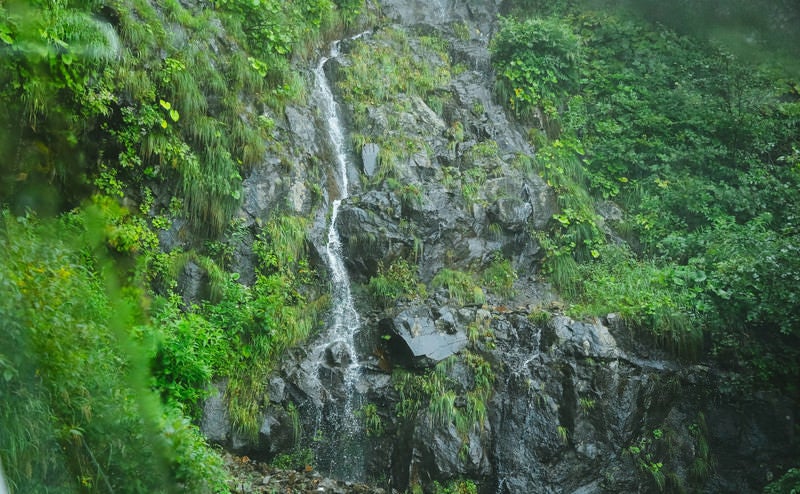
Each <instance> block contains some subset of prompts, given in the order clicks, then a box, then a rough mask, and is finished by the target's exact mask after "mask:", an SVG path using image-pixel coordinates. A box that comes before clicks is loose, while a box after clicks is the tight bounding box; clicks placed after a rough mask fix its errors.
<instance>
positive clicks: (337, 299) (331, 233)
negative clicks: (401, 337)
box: [314, 42, 361, 391]
mask: <svg viewBox="0 0 800 494" xmlns="http://www.w3.org/2000/svg"><path fill="white" fill-rule="evenodd" d="M338 55H339V43H338V42H335V43H333V45H332V46H331V51H330V55H329V56H327V57H324V58H322V59H321V60H320V61H319V63H318V64H317V67H316V68H315V69H314V79H315V82H316V87H317V90H318V91H319V93H320V100H321V105H322V106H321V108H320V110H321V111H322V113H323V115H324V117H325V121H326V122H327V128H328V135H329V137H330V141H331V143H332V144H333V148H334V151H335V154H336V165H337V170H338V172H339V176H338V178H339V188H340V191H339V199H336V200H334V201H333V205H332V207H331V218H330V225H329V227H328V243H327V248H326V254H327V258H328V259H327V260H328V268H330V270H331V283H332V293H331V301H332V306H333V314H332V318H331V323H330V326H329V327H328V338H326V344H328V345H329V344H330V343H333V342H340V343H343V344H344V348H345V349H346V351H347V357H348V358H349V361H350V364H349V365H348V368H347V371H346V372H345V386H346V388H347V389H348V390H350V391H352V388H353V387H354V385H355V381H356V379H357V378H358V374H359V364H358V357H357V355H356V351H355V343H354V336H355V333H356V332H357V331H358V330H359V328H360V327H361V322H360V320H359V317H358V312H357V311H356V309H355V306H354V304H353V295H352V293H351V291H350V278H349V276H348V275H347V269H346V268H345V265H344V259H343V258H342V242H341V239H340V238H339V233H338V232H337V231H336V219H337V218H338V217H339V206H340V205H341V203H342V201H343V200H345V199H347V197H348V195H349V192H348V188H349V181H348V179H347V153H346V151H345V144H344V132H343V130H342V124H341V122H342V120H341V118H340V117H339V111H338V105H337V104H336V100H335V99H334V98H333V93H332V92H331V88H330V85H329V84H328V79H327V77H326V76H325V70H324V66H325V63H326V62H327V61H328V60H330V59H331V58H335V57H337V56H338Z"/></svg>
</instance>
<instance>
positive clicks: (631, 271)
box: [491, 0, 800, 392]
mask: <svg viewBox="0 0 800 494" xmlns="http://www.w3.org/2000/svg"><path fill="white" fill-rule="evenodd" d="M579 4H580V2H546V3H542V2H538V1H536V0H526V1H519V2H515V4H514V5H513V6H512V9H511V11H512V12H513V13H514V16H512V17H509V18H506V19H505V20H504V21H503V23H502V26H501V29H500V31H499V32H498V33H497V35H496V37H495V39H494V40H493V41H492V43H491V49H492V52H493V60H494V64H495V67H496V70H497V74H498V82H497V90H498V95H499V96H500V97H501V98H502V99H503V101H505V102H506V103H507V105H508V107H509V108H510V109H512V110H513V111H514V112H515V113H517V115H519V117H520V119H521V120H522V121H523V122H525V123H528V124H530V125H532V129H531V132H530V136H531V140H532V142H533V143H534V144H535V145H536V147H537V155H536V158H535V160H534V163H533V166H532V168H533V170H535V171H537V172H538V173H539V174H540V175H541V176H542V177H543V178H544V179H545V180H546V181H547V182H548V183H549V184H550V185H552V186H553V187H554V189H555V190H556V192H557V194H558V202H559V209H560V210H559V212H558V213H557V214H556V215H555V216H554V217H553V221H552V222H551V227H550V229H549V231H548V232H547V233H546V234H544V235H540V236H539V237H538V240H539V241H540V243H541V245H542V246H543V247H544V250H545V252H546V259H545V272H546V273H548V274H549V276H550V277H551V280H552V281H553V283H554V285H555V286H556V287H557V288H559V290H560V291H561V292H562V293H563V294H564V295H565V296H567V297H568V298H569V299H570V300H571V301H572V302H573V306H572V307H571V308H570V311H571V313H572V314H574V315H579V316H580V315H586V316H597V315H601V314H604V313H607V312H619V313H621V314H622V315H623V318H624V319H625V320H626V321H627V322H628V324H629V325H631V326H632V327H634V328H636V329H637V330H639V332H640V335H641V336H642V338H644V339H645V340H650V341H654V342H656V343H659V344H660V345H662V346H663V347H664V348H667V349H670V350H672V351H674V352H675V353H677V354H679V355H684V356H699V355H703V354H706V355H709V354H710V355H711V356H713V357H715V358H716V359H717V361H718V362H720V363H722V364H723V365H724V366H725V367H726V369H727V370H728V371H729V372H730V374H729V375H730V383H729V384H730V385H726V386H724V387H723V390H728V391H733V389H735V388H736V387H737V386H742V385H755V384H758V385H764V384H766V383H774V384H776V385H778V386H781V387H788V388H789V389H790V390H791V391H792V392H795V391H797V390H796V387H795V385H794V384H792V383H796V382H797V379H796V378H797V376H798V374H800V368H798V365H797V362H798V358H797V351H798V348H799V347H798V345H797V339H798V337H800V333H798V328H800V312H798V307H800V305H798V304H797V300H796V298H797V294H798V293H800V264H798V259H800V257H798V256H797V252H796V249H797V247H796V246H797V245H798V241H800V229H798V222H797V217H796V214H795V212H796V211H797V209H798V205H800V193H798V190H800V187H798V186H800V168H798V166H797V164H798V156H799V155H798V148H800V145H798V143H800V134H799V133H798V131H799V130H800V89H798V84H797V82H796V81H794V80H792V79H791V78H790V77H789V76H788V75H787V74H786V73H781V72H780V71H778V70H777V69H775V67H774V66H770V65H769V64H768V63H765V64H764V65H761V66H757V65H755V63H753V62H751V63H746V62H742V61H741V60H738V59H737V58H736V57H735V56H733V55H732V54H731V53H730V52H729V51H726V50H725V49H724V48H720V46H721V45H719V44H718V45H716V46H711V45H709V44H706V43H704V42H703V41H700V40H698V39H690V38H688V37H684V36H681V35H678V34H676V33H675V32H673V31H670V30H668V29H666V28H665V27H663V26H653V25H650V24H647V23H645V22H642V21H640V20H632V19H630V18H628V17H625V16H624V15H623V14H609V13H598V12H595V11H592V10H590V9H588V8H583V7H580V6H579ZM737 5H738V4H737ZM534 7H536V8H534ZM737 8H738V7H737ZM531 13H532V14H531ZM528 45H532V46H536V47H537V49H536V50H530V49H528V48H527V46H528ZM602 200H613V201H615V202H616V203H617V204H619V205H620V206H621V207H622V209H623V211H624V214H623V217H622V220H620V221H614V222H613V223H612V224H610V225H607V226H611V227H612V228H613V229H614V230H615V231H616V232H617V233H618V234H619V235H621V236H622V237H623V239H624V240H626V241H627V245H624V244H621V243H619V242H614V243H608V242H607V230H606V229H605V226H606V225H603V221H602V220H601V219H600V218H599V217H598V215H597V214H596V213H595V209H596V206H597V204H598V203H599V202H600V201H602Z"/></svg>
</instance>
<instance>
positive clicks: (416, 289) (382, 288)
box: [368, 259, 425, 307]
mask: <svg viewBox="0 0 800 494" xmlns="http://www.w3.org/2000/svg"><path fill="white" fill-rule="evenodd" d="M368 287H369V291H370V293H371V294H372V296H373V297H374V298H375V300H376V301H377V302H378V303H379V304H380V305H382V306H383V307H389V306H391V305H393V304H394V303H396V301H397V300H398V299H400V298H415V297H424V296H425V285H423V284H421V283H420V282H419V280H418V279H417V274H416V273H415V272H414V271H413V270H412V268H411V266H410V265H409V264H408V261H406V260H405V259H397V260H396V261H394V262H392V264H391V265H390V266H389V268H388V269H387V268H384V266H383V264H380V265H379V266H378V275H377V276H373V277H371V278H370V279H369V285H368Z"/></svg>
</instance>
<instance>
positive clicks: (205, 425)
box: [200, 381, 231, 445]
mask: <svg viewBox="0 0 800 494" xmlns="http://www.w3.org/2000/svg"><path fill="white" fill-rule="evenodd" d="M226 387H227V383H226V382H225V381H221V382H218V383H215V384H214V388H215V389H214V392H213V393H212V394H211V396H209V397H208V398H206V401H205V402H204V403H203V418H202V420H201V421H200V430H201V431H202V432H203V434H204V435H205V436H206V438H207V439H208V440H209V441H211V442H214V443H217V444H222V445H226V444H227V443H228V441H229V439H230V434H231V421H230V417H229V416H228V405H227V404H226V403H225V400H224V396H225V389H226Z"/></svg>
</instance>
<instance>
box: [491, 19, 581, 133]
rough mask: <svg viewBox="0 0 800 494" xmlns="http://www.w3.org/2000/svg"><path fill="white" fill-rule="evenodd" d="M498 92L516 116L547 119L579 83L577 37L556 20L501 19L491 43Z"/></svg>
mask: <svg viewBox="0 0 800 494" xmlns="http://www.w3.org/2000/svg"><path fill="white" fill-rule="evenodd" d="M490 51H491V53H492V62H493V63H494V66H495V68H496V70H497V73H498V81H497V85H498V91H499V92H500V94H501V95H502V97H503V100H504V101H506V102H507V103H508V104H509V106H510V107H511V109H512V110H513V111H515V112H516V113H517V115H519V116H523V117H532V116H533V115H534V114H535V111H536V109H537V108H541V109H542V110H543V111H544V113H545V114H546V115H547V116H548V117H550V118H555V117H557V112H558V109H559V107H560V106H561V104H562V102H563V101H564V99H565V97H566V96H567V95H568V94H570V93H572V92H574V91H575V90H576V89H577V87H578V80H579V73H578V62H579V60H580V58H581V47H580V40H579V38H578V37H577V36H576V35H575V34H573V32H572V31H571V29H570V27H569V25H567V24H566V23H564V22H563V21H561V20H560V19H556V18H534V19H528V20H525V21H517V20H515V19H513V18H506V19H503V20H502V23H501V26H500V30H499V31H498V32H497V34H496V35H495V37H494V38H492V41H491V44H490Z"/></svg>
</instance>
